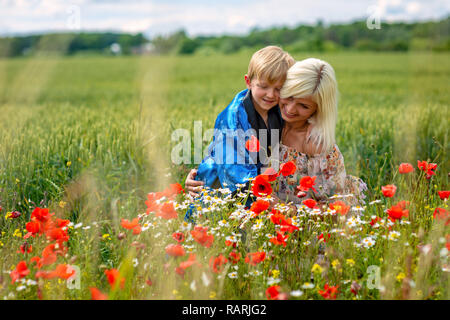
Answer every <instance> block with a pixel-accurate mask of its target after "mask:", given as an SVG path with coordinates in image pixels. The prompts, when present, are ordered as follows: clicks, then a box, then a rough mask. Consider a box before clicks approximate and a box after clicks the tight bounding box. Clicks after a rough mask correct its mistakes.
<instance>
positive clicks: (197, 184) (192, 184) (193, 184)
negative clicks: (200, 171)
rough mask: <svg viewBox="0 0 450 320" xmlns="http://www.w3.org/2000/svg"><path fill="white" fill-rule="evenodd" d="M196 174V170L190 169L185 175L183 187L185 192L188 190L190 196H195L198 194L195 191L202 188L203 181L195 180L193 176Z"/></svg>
mask: <svg viewBox="0 0 450 320" xmlns="http://www.w3.org/2000/svg"><path fill="white" fill-rule="evenodd" d="M196 175H197V170H196V169H192V170H191V171H190V172H189V174H188V175H187V177H186V181H185V182H184V188H185V189H186V191H187V192H189V195H190V196H192V197H197V196H199V194H198V193H197V192H200V191H201V190H202V186H203V182H202V181H197V180H195V176H196Z"/></svg>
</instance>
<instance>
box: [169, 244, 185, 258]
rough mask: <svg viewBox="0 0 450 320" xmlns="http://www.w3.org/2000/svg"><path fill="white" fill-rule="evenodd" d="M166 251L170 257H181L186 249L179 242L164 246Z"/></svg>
mask: <svg viewBox="0 0 450 320" xmlns="http://www.w3.org/2000/svg"><path fill="white" fill-rule="evenodd" d="M166 253H167V254H168V255H169V256H171V257H182V256H184V255H185V254H186V251H184V248H183V247H182V246H181V245H179V244H169V245H168V246H167V247H166Z"/></svg>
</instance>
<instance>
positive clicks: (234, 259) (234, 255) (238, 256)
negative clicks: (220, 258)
mask: <svg viewBox="0 0 450 320" xmlns="http://www.w3.org/2000/svg"><path fill="white" fill-rule="evenodd" d="M228 258H230V262H231V263H232V264H236V263H238V262H239V260H240V259H241V254H240V253H239V252H236V250H233V251H231V252H230V254H229V255H228Z"/></svg>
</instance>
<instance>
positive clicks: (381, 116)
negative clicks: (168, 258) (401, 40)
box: [0, 53, 450, 298]
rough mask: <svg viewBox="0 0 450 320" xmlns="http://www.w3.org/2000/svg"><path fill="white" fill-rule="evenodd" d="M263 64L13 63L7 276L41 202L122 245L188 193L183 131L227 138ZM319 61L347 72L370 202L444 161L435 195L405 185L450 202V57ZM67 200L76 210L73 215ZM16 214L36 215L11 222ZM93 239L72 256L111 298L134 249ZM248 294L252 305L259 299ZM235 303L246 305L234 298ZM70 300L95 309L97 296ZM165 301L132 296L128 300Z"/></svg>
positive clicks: (348, 156) (341, 124) (3, 186)
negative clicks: (134, 226)
mask: <svg viewBox="0 0 450 320" xmlns="http://www.w3.org/2000/svg"><path fill="white" fill-rule="evenodd" d="M250 56H251V54H250V53H241V54H237V55H230V56H225V55H224V56H205V57H203V56H192V57H95V56H94V57H57V56H54V57H41V58H34V59H31V58H27V59H11V60H0V112H1V117H0V128H1V130H0V141H1V144H0V206H1V207H2V208H3V211H2V212H1V214H2V217H1V218H0V229H1V231H2V235H1V237H0V241H1V242H0V255H1V256H2V260H1V262H0V270H9V269H10V268H11V266H12V265H15V264H17V262H18V261H19V260H20V257H19V255H18V254H17V253H16V250H17V248H18V246H20V244H21V243H22V242H23V240H22V239H21V238H20V237H14V236H13V233H14V231H15V230H16V229H20V230H23V229H24V226H25V223H26V221H28V218H29V215H30V213H31V210H32V208H33V207H34V204H36V205H39V204H40V203H42V204H41V205H42V206H46V207H50V208H52V212H53V211H55V212H56V213H57V214H58V215H59V216H61V217H63V218H70V220H71V221H73V222H74V223H77V222H83V224H84V225H87V224H91V223H93V222H94V221H95V222H98V223H99V224H100V225H101V229H100V230H96V232H97V233H101V234H104V233H110V234H112V235H116V234H117V233H118V232H120V218H122V217H125V218H132V217H135V216H136V215H137V214H138V213H140V212H142V211H143V210H145V203H144V202H145V199H146V194H147V193H148V192H150V191H158V190H162V189H164V188H165V187H166V186H167V185H168V184H169V183H173V182H180V183H182V182H183V181H184V178H185V176H186V174H187V172H188V171H189V169H190V168H191V167H194V166H195V165H189V164H187V165H180V166H176V165H173V164H172V163H171V161H170V151H171V147H172V146H173V145H174V143H175V142H172V141H171V133H172V131H173V130H174V129H178V128H186V129H188V130H190V131H191V132H192V130H193V122H194V121H202V123H203V128H204V129H205V128H211V127H213V124H214V120H215V117H216V115H217V114H218V113H219V112H220V111H221V110H223V109H224V108H225V107H226V105H227V104H228V103H229V102H230V101H231V99H232V98H233V97H234V95H235V94H236V93H237V92H238V91H240V90H242V89H243V88H244V79H243V76H244V74H245V72H246V70H247V64H248V61H249V59H250ZM310 56H315V57H318V58H321V59H324V60H326V61H328V62H329V63H330V64H331V65H332V66H333V67H334V68H335V71H336V75H337V80H338V87H339V91H340V99H339V117H338V125H337V130H336V137H337V143H338V145H339V148H340V150H341V151H342V153H343V155H344V159H345V165H346V169H347V172H348V173H350V174H353V175H356V176H360V177H361V178H362V179H363V180H364V181H366V182H367V183H368V185H369V189H370V193H369V200H371V199H375V198H379V197H380V186H382V185H385V184H388V183H392V181H397V180H396V179H399V178H400V177H398V174H397V173H396V172H397V171H396V170H397V166H398V164H400V163H401V162H410V163H412V164H413V165H415V166H416V164H417V160H430V161H431V162H435V163H438V169H437V171H436V174H437V175H436V176H435V177H433V180H432V183H431V184H430V185H429V186H425V185H421V186H420V188H417V187H416V184H415V183H413V182H412V181H403V182H401V183H404V184H403V185H402V186H404V188H399V191H398V196H399V197H400V198H402V199H403V198H405V199H406V198H408V199H410V198H411V195H414V197H415V199H417V201H416V205H417V208H419V207H420V206H422V207H425V206H429V207H431V208H434V207H436V206H439V205H441V204H440V200H439V198H438V197H437V195H435V191H436V190H448V173H449V172H450V163H449V157H448V151H449V142H448V125H449V120H448V119H449V101H450V92H449V91H448V83H449V82H450V59H449V55H448V54H426V53H422V54H418V53H410V54H393V53H389V54H388V53H379V54H375V53H337V54H323V55H322V54H313V55H309V54H301V55H294V57H295V58H296V59H298V60H300V59H303V58H306V57H310ZM207 144H208V141H204V146H206V145H207ZM416 170H417V169H416ZM398 183H400V181H399V182H398ZM427 193H428V195H429V196H428V198H427V199H426V201H425V200H424V199H423V198H424V196H425V195H426V194H427ZM60 201H64V202H66V203H67V205H66V206H64V208H61V207H62V205H61V207H60V206H59V203H60ZM441 206H442V205H441ZM15 210H17V211H20V212H22V213H23V215H22V217H20V218H19V219H15V220H11V219H8V220H7V219H4V215H5V214H6V212H11V211H15ZM417 210H418V209H417ZM419 211H420V210H418V212H419ZM428 212H429V209H428ZM420 221H421V222H420V223H423V224H424V225H417V226H414V228H416V229H417V230H419V229H420V227H422V228H423V229H424V230H426V231H427V232H428V231H429V230H430V228H431V224H430V222H428V224H427V225H425V222H424V221H425V220H420ZM86 232H90V233H91V234H90V236H89V237H86V238H83V240H81V238H77V237H79V236H77V235H75V234H72V238H71V240H70V253H71V255H76V256H77V261H79V262H77V263H80V264H81V265H83V266H84V273H85V275H86V278H83V282H84V284H83V286H84V289H86V288H87V286H89V285H95V286H99V284H98V281H99V279H100V281H103V283H104V281H105V279H104V275H103V273H102V270H103V269H104V268H112V267H117V266H118V265H119V264H120V263H121V262H123V261H129V260H130V259H128V260H127V259H125V257H127V255H128V254H130V253H129V252H128V250H127V249H128V247H123V246H122V245H119V242H118V240H117V239H116V238H115V237H113V240H112V241H111V242H107V241H103V240H99V239H98V234H97V233H94V231H86ZM447 233H448V232H447ZM82 241H85V242H84V243H82ZM147 246H148V247H151V243H147ZM146 250H150V251H151V250H152V249H149V248H147V249H146ZM155 250H156V249H155ZM386 252H387V251H386ZM131 254H132V255H134V254H135V253H132V252H131ZM379 255H380V254H378V255H377V258H378V256H379ZM80 261H81V262H80ZM309 263H311V261H310V262H309ZM155 268H161V267H156V266H155ZM131 269H132V268H131ZM156 270H157V272H161V274H162V273H163V271H162V270H160V269H156ZM155 272H156V271H155ZM82 273H83V271H82ZM3 276H4V280H2V281H3V288H2V284H0V297H1V296H6V295H7V294H8V293H9V292H10V289H8V285H7V284H8V281H9V277H8V275H7V274H5V275H3ZM291 276H293V274H291ZM0 279H1V276H0ZM447 279H448V276H447ZM173 281H176V280H173ZM292 281H295V277H294V278H293V279H292ZM89 282H90V283H92V284H88V283H89ZM444 283H445V281H444ZM227 285H228V284H225V286H227ZM260 285H261V284H260ZM157 286H158V285H157ZM261 286H262V285H261ZM130 290H131V289H130ZM136 290H137V289H136ZM161 290H162V289H161ZM242 290H243V294H242V296H241V297H248V295H247V294H248V291H245V290H244V289H242ZM155 292H156V289H155ZM155 292H153V293H152V294H157V293H155ZM223 292H226V294H225V295H224V297H226V298H232V296H233V294H232V293H231V292H232V291H231V289H229V290H228V291H227V290H225V291H223ZM66 294H67V296H65V297H67V298H70V297H72V296H73V297H74V298H80V297H83V298H86V297H89V294H88V292H87V291H86V290H84V291H82V293H74V292H69V293H66ZM122 294H123V293H122ZM152 294H150V295H149V294H148V292H146V293H145V294H144V293H139V292H137V291H128V295H126V294H125V295H124V296H121V297H122V298H124V297H125V298H136V297H147V298H152V297H153V296H152ZM205 294H206V296H208V295H209V292H208V293H205ZM169 296H170V294H169V293H167V292H166V293H165V294H160V295H158V296H155V297H159V298H161V297H166V298H167V297H169ZM200 296H201V295H200ZM27 297H31V296H27ZM47 297H50V298H51V297H57V295H56V293H55V294H49V295H48V296H47ZM118 297H119V296H118ZM368 297H369V296H368ZM251 298H258V297H255V296H251ZM377 298H378V296H377ZM441 298H442V296H441Z"/></svg>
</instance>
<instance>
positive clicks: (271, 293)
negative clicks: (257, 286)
mask: <svg viewBox="0 0 450 320" xmlns="http://www.w3.org/2000/svg"><path fill="white" fill-rule="evenodd" d="M279 295H280V286H276V285H275V286H271V287H269V288H267V290H266V297H267V299H268V300H277V299H278V297H279Z"/></svg>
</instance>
